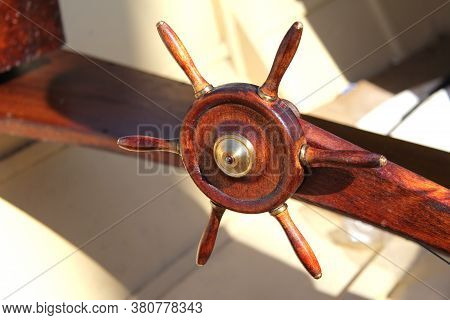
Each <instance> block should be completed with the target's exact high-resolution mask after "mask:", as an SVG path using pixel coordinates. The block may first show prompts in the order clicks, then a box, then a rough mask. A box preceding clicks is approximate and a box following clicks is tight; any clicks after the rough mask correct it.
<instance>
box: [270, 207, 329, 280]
mask: <svg viewBox="0 0 450 320" xmlns="http://www.w3.org/2000/svg"><path fill="white" fill-rule="evenodd" d="M281 210H282V211H281ZM281 210H280V211H281V212H277V213H276V214H272V215H273V216H274V217H275V218H276V219H277V220H278V222H279V223H280V225H281V227H282V228H283V230H284V232H285V233H286V236H287V237H288V239H289V242H290V243H291V245H292V248H293V249H294V252H295V254H296V255H297V257H298V258H299V260H300V261H301V263H302V264H303V266H304V267H305V269H306V270H307V271H308V272H309V273H310V274H311V276H313V278H314V279H319V278H320V277H322V270H321V268H320V264H319V261H317V258H316V255H315V254H314V252H313V250H312V249H311V246H310V245H309V243H308V242H307V241H306V240H305V238H304V237H303V235H302V234H301V232H300V231H299V230H298V228H297V226H296V225H295V224H294V222H293V221H292V218H291V216H290V215H289V212H288V208H287V206H284V207H282V208H281Z"/></svg>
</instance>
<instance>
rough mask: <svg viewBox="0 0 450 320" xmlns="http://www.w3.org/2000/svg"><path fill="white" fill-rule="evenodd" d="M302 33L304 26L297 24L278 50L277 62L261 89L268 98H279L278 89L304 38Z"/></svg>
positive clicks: (287, 34) (292, 27)
mask: <svg viewBox="0 0 450 320" xmlns="http://www.w3.org/2000/svg"><path fill="white" fill-rule="evenodd" d="M302 32H303V25H302V24H301V23H300V22H295V23H294V24H293V25H292V26H291V28H290V29H289V31H288V32H287V33H286V35H285V36H284V38H283V41H282V42H281V44H280V47H279V48H278V51H277V54H276V56H275V60H274V61H273V65H272V68H271V69H270V73H269V76H268V77H267V80H266V81H265V82H264V84H263V85H262V86H261V87H260V90H261V92H262V93H263V94H265V95H266V96H269V97H272V98H277V97H278V87H279V85H280V82H281V79H282V78H283V75H284V73H285V72H286V70H287V68H288V67H289V64H290V63H291V61H292V59H293V58H294V55H295V52H296V51H297V48H298V45H299V43H300V39H301V37H302Z"/></svg>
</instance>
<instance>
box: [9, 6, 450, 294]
mask: <svg viewBox="0 0 450 320" xmlns="http://www.w3.org/2000/svg"><path fill="white" fill-rule="evenodd" d="M447 4H448V1H442V0H428V1H426V0H408V1H407V0H397V1H388V0H363V1H359V0H307V1H306V0H305V1H297V0H277V1H275V0H266V1H255V0H239V1H237V0H195V1H182V0H170V1H152V0H96V1H88V0H79V1H70V0H59V5H60V10H61V15H62V22H63V26H64V32H65V37H66V43H67V44H66V46H65V47H64V50H67V51H73V52H75V53H82V54H86V55H88V56H92V57H95V58H99V59H102V60H106V61H109V62H112V63H115V64H118V65H121V66H126V67H130V68H133V69H137V70H140V71H143V72H146V73H152V74H156V75H159V76H163V77H166V78H169V79H173V80H177V81H181V82H186V83H187V78H186V76H185V75H184V74H183V73H182V71H181V70H180V68H179V67H178V65H177V64H176V63H175V62H174V61H173V59H172V57H171V56H170V55H169V54H168V52H167V50H166V48H165V47H164V45H163V44H162V42H161V40H160V38H159V36H158V33H157V31H156V28H155V24H156V23H157V22H158V21H159V20H164V21H166V22H168V23H169V24H170V25H171V26H172V28H173V29H174V30H175V31H176V32H177V33H178V35H179V36H180V38H181V39H182V40H183V42H184V43H185V45H186V47H187V48H188V50H189V51H190V53H191V55H192V57H193V60H194V61H195V63H196V65H197V67H198V68H199V70H200V72H201V73H202V74H203V75H204V77H205V78H206V79H207V80H208V81H209V82H210V83H212V84H213V85H220V84H224V83H228V82H249V83H255V84H260V83H263V81H264V80H265V78H266V76H267V74H268V72H269V70H270V67H271V64H272V61H273V57H274V55H275V52H276V50H277V48H278V45H279V43H280V41H281V39H282V37H283V36H284V34H285V32H286V31H287V29H288V28H289V27H290V25H291V24H292V23H293V22H294V21H296V20H299V21H301V22H302V23H303V25H304V33H303V37H302V40H301V42H300V47H299V51H298V53H297V55H296V57H295V58H294V61H293V63H292V65H291V66H290V68H289V69H288V71H287V73H286V75H285V77H284V78H283V81H282V83H281V86H280V90H281V92H280V96H283V97H284V98H287V99H288V100H290V101H292V102H293V103H295V104H296V105H297V107H298V108H299V110H300V111H301V112H302V113H305V114H310V115H314V116H316V117H319V118H322V119H326V120H330V121H333V122H336V123H340V124H344V125H347V126H352V127H356V128H359V129H363V130H366V131H370V132H374V133H378V134H382V135H388V136H391V137H394V138H397V139H401V140H405V141H409V142H413V143H416V144H419V145H423V146H427V147H431V148H433V149H438V150H441V151H444V152H449V151H450V139H449V136H450V131H449V126H448V123H449V120H450V99H449V90H450V89H449V84H448V77H449V75H450V59H449V57H450V41H449V36H450V5H447ZM99 72H102V71H101V70H99ZM187 107H188V106H186V108H187ZM419 125H420V127H419ZM419 128H420V129H419ZM375 151H376V150H375ZM404 156H405V157H408V155H407V154H405V155H404ZM429 165H430V166H432V165H433V164H431V163H430V164H429ZM157 166H160V167H164V166H168V165H165V164H158V165H157ZM137 167H138V165H137V159H136V158H135V157H133V156H131V157H130V156H124V155H120V154H114V153H111V152H107V151H101V150H95V149H90V148H86V147H77V146H69V145H64V144H59V143H51V142H36V141H34V140H30V139H28V138H22V137H17V136H10V135H6V134H3V135H0V248H1V252H2V253H3V259H2V260H3V263H2V264H1V265H0V294H1V295H2V297H3V296H8V295H9V294H11V293H14V294H13V295H12V296H11V297H14V298H22V297H29V298H43V299H45V298H63V299H72V298H74V299H124V298H143V299H157V298H162V299H164V298H167V299H176V298H177V299H445V298H446V297H448V296H450V271H449V268H448V263H446V262H445V261H443V260H442V259H440V258H439V257H437V256H435V255H434V254H432V253H431V252H429V251H427V250H425V249H424V248H423V247H421V246H419V245H418V244H416V243H413V242H411V241H408V240H405V239H403V238H400V237H398V236H395V235H392V234H388V233H385V232H382V231H380V230H378V229H375V228H373V227H371V226H368V225H366V224H363V223H361V222H357V221H354V220H351V219H349V218H344V217H343V216H340V215H338V214H336V213H333V212H330V211H328V210H324V209H321V208H318V207H314V206H311V205H309V204H303V203H301V202H298V201H295V200H290V201H289V202H288V203H289V206H290V212H291V214H292V217H293V219H294V221H295V222H296V223H297V225H298V226H299V228H300V229H301V230H302V233H303V234H304V235H305V238H307V239H308V241H309V242H310V244H311V246H312V247H313V248H314V249H315V252H316V254H317V256H318V259H319V261H320V262H321V265H322V270H323V278H322V279H321V280H319V281H315V280H312V279H311V278H310V277H309V276H308V275H307V274H306V272H305V271H304V270H303V268H302V267H301V265H300V264H299V263H298V260H297V258H296V256H295V255H294V253H293V252H292V249H291V248H290V246H289V243H288V241H287V239H286V238H285V235H284V233H283V231H282V230H281V228H280V227H279V225H278V224H277V223H276V222H275V221H274V220H273V218H271V217H270V216H269V215H268V214H262V215H242V214H238V213H234V212H227V214H225V216H224V219H223V224H222V229H221V231H220V233H219V238H218V243H217V245H216V249H215V251H214V253H213V255H212V257H211V259H210V261H209V262H208V264H207V265H206V266H204V267H202V268H199V267H196V266H195V262H194V257H195V252H196V249H197V244H198V240H199V239H200V235H201V233H202V231H203V228H204V226H205V224H206V222H207V217H208V214H209V200H208V199H207V198H206V197H205V196H204V195H203V194H202V193H201V192H200V191H199V190H198V189H197V188H196V187H195V185H194V183H193V182H192V181H191V180H190V179H189V178H188V176H187V174H186V173H185V171H184V170H181V169H180V170H178V169H174V170H172V174H170V175H167V174H162V173H161V174H159V175H152V176H143V175H140V174H138V170H137ZM162 171H164V170H161V172H162ZM447 178H448V177H447ZM79 247H81V249H79V250H78V249H77V248H79Z"/></svg>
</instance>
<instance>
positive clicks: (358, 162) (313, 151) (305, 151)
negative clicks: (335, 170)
mask: <svg viewBox="0 0 450 320" xmlns="http://www.w3.org/2000/svg"><path fill="white" fill-rule="evenodd" d="M300 160H301V161H302V163H303V164H304V165H306V166H311V167H333V166H345V167H357V168H378V167H383V166H385V165H386V163H387V160H386V158H385V157H384V156H382V155H380V154H376V153H372V152H369V151H355V150H324V149H317V148H313V147H309V146H308V145H306V144H305V145H303V147H302V150H301V151H300Z"/></svg>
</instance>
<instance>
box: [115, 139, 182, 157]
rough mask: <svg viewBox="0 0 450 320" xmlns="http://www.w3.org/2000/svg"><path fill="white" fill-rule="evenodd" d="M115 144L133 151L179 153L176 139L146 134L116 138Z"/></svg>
mask: <svg viewBox="0 0 450 320" xmlns="http://www.w3.org/2000/svg"><path fill="white" fill-rule="evenodd" d="M117 145H118V146H119V147H120V148H122V149H124V150H127V151H133V152H154V151H161V152H171V153H176V154H180V144H179V142H178V139H173V140H167V139H159V138H154V137H148V136H126V137H121V138H119V139H118V140H117Z"/></svg>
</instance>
